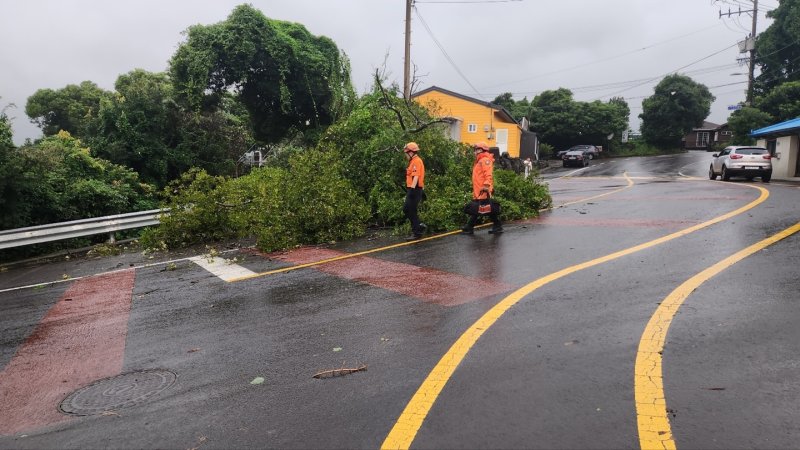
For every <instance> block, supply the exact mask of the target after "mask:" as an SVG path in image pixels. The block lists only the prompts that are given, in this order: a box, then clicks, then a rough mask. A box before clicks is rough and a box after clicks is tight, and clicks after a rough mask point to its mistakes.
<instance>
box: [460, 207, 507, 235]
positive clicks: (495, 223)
mask: <svg viewBox="0 0 800 450" xmlns="http://www.w3.org/2000/svg"><path fill="white" fill-rule="evenodd" d="M493 209H494V208H493ZM489 219H491V221H492V229H494V230H497V229H499V228H503V223H502V222H500V217H498V215H497V213H496V212H492V213H491V214H489ZM477 223H478V215H477V214H470V215H469V220H468V221H467V225H466V226H465V227H464V229H465V230H471V229H473V228H475V225H476V224H477Z"/></svg>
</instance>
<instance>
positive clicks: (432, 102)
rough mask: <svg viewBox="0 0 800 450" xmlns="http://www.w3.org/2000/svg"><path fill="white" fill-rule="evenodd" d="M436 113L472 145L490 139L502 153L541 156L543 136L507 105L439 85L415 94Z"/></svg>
mask: <svg viewBox="0 0 800 450" xmlns="http://www.w3.org/2000/svg"><path fill="white" fill-rule="evenodd" d="M411 98H412V99H413V100H414V101H416V102H417V103H419V104H420V105H422V106H423V107H425V108H426V109H427V110H428V111H429V112H430V113H431V115H432V116H433V117H436V118H440V119H444V120H445V121H447V122H448V123H449V124H450V127H449V129H448V131H447V133H448V135H449V136H450V138H451V139H453V140H456V141H459V142H463V143H465V144H468V145H471V144H475V143H477V142H486V143H487V144H489V146H490V147H496V148H497V149H498V153H499V154H501V155H502V154H504V153H507V154H508V156H510V157H512V158H531V159H533V160H537V159H538V154H539V152H538V150H539V140H538V138H537V136H536V133H532V132H531V131H529V130H528V125H527V121H526V120H523V122H522V123H519V122H517V121H516V120H514V118H513V117H512V116H511V113H509V112H508V111H507V110H506V109H505V108H503V107H502V106H500V105H496V104H494V103H490V102H485V101H483V100H478V99H476V98H472V97H468V96H466V95H463V94H459V93H456V92H453V91H449V90H447V89H442V88H440V87H437V86H431V87H429V88H427V89H423V90H422V91H419V92H416V93H414V94H411Z"/></svg>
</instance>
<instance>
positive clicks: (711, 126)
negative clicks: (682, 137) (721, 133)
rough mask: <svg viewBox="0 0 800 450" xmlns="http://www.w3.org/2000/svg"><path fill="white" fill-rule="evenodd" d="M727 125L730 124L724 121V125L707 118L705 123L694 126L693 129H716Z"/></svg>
mask: <svg viewBox="0 0 800 450" xmlns="http://www.w3.org/2000/svg"><path fill="white" fill-rule="evenodd" d="M727 125H728V124H727V123H723V124H722V125H717V124H716V123H714V122H709V121H707V120H704V121H703V125H701V126H699V127H694V128H692V131H715V130H719V129H720V128H723V127H725V126H727Z"/></svg>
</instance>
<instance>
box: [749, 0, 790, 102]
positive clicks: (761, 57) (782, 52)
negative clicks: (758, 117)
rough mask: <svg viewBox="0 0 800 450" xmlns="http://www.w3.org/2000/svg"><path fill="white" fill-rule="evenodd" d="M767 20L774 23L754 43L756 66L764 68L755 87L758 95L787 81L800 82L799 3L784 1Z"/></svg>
mask: <svg viewBox="0 0 800 450" xmlns="http://www.w3.org/2000/svg"><path fill="white" fill-rule="evenodd" d="M767 17H769V18H772V19H773V22H772V24H770V26H769V27H768V28H767V29H766V30H764V32H762V33H761V34H759V35H758V40H756V44H755V50H756V56H757V59H756V64H758V66H759V68H760V69H761V73H760V74H759V75H758V77H757V78H756V81H755V84H754V88H755V91H756V94H757V95H764V94H767V93H769V92H770V91H771V90H772V89H773V88H775V87H776V86H778V85H780V84H782V83H785V82H788V81H800V45H797V43H798V42H800V25H798V24H800V5H798V2H797V0H782V1H780V2H778V7H777V8H775V9H773V10H772V11H769V12H768V13H767Z"/></svg>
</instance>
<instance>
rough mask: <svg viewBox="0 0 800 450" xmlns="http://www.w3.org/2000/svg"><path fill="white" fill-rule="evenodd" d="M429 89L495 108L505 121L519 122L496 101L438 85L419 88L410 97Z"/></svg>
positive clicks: (429, 90)
mask: <svg viewBox="0 0 800 450" xmlns="http://www.w3.org/2000/svg"><path fill="white" fill-rule="evenodd" d="M431 91H438V92H441V93H443V94H447V95H449V96H451V97H456V98H460V99H461V100H466V101H468V102H472V103H477V104H479V105H483V106H485V107H487V108H492V109H496V110H497V112H498V114H500V116H502V117H503V118H504V119H506V120H507V121H509V122H511V123H516V124H517V125H519V122H517V121H516V120H514V116H512V115H511V113H510V112H508V110H507V109H505V108H504V107H502V106H500V105H498V104H496V103H491V102H485V101H483V100H478V99H477V98H472V97H468V96H466V95H463V94H459V93H457V92H453V91H448V90H447V89H442V88H440V87H438V86H431V87H429V88H426V89H423V90H421V91H419V92H414V93H413V94H411V97H412V98H413V97H418V96H420V95H422V94H427V93H428V92H431Z"/></svg>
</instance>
